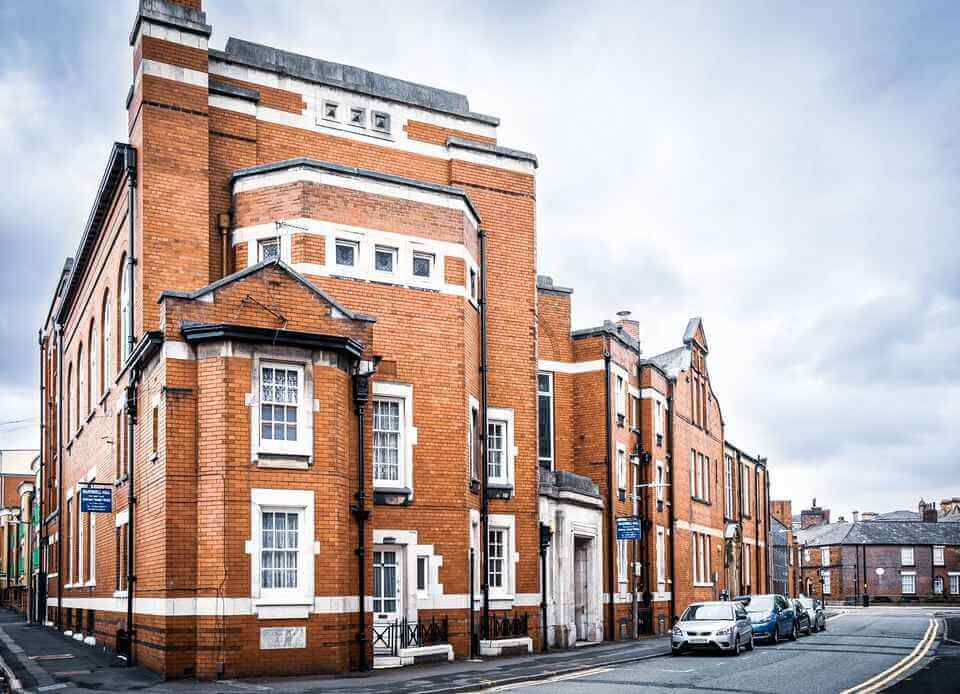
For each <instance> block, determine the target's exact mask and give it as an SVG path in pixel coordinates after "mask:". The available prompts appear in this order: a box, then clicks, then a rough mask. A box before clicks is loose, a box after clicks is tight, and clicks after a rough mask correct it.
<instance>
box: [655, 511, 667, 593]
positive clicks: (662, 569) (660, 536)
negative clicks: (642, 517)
mask: <svg viewBox="0 0 960 694" xmlns="http://www.w3.org/2000/svg"><path fill="white" fill-rule="evenodd" d="M666 557H667V550H666V534H665V532H664V528H663V527H662V526H659V525H658V526H657V585H658V587H659V590H658V592H661V593H662V592H663V589H662V587H660V586H663V585H664V584H665V583H666V582H667V560H666Z"/></svg>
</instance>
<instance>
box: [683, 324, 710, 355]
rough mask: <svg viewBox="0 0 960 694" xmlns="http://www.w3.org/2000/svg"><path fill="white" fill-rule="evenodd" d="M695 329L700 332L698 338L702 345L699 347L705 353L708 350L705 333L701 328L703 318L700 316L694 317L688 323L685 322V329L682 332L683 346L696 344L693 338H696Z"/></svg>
mask: <svg viewBox="0 0 960 694" xmlns="http://www.w3.org/2000/svg"><path fill="white" fill-rule="evenodd" d="M697 329H699V330H700V337H701V338H702V344H701V345H700V346H701V347H703V349H704V350H705V351H707V352H709V351H710V349H709V348H708V347H707V331H706V330H704V328H703V318H701V317H700V316H694V317H693V318H691V319H690V320H689V321H687V329H686V330H684V331H683V344H685V345H689V344H690V343H691V342H698V341H697V340H696V339H695V338H696V336H697Z"/></svg>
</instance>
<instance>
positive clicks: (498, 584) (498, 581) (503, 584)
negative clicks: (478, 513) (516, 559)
mask: <svg viewBox="0 0 960 694" xmlns="http://www.w3.org/2000/svg"><path fill="white" fill-rule="evenodd" d="M507 547H508V545H507V529H506V528H490V529H489V531H488V535H487V559H488V561H487V567H488V568H487V584H488V585H489V586H490V588H491V589H492V590H500V591H503V590H506V588H507Z"/></svg>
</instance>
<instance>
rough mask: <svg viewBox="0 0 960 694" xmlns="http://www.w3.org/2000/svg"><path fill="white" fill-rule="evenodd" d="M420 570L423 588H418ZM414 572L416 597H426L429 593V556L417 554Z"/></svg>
mask: <svg viewBox="0 0 960 694" xmlns="http://www.w3.org/2000/svg"><path fill="white" fill-rule="evenodd" d="M421 569H422V570H423V587H422V588H421V587H420V573H421ZM416 572H417V575H416V576H415V577H414V580H415V581H416V588H417V597H426V596H427V595H428V594H429V593H430V555H429V554H418V555H417V562H416Z"/></svg>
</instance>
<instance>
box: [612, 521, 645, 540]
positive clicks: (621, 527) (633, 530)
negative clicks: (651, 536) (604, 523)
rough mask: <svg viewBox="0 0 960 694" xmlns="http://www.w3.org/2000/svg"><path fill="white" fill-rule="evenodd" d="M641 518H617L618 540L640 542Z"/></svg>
mask: <svg viewBox="0 0 960 694" xmlns="http://www.w3.org/2000/svg"><path fill="white" fill-rule="evenodd" d="M640 532H641V531H640V519H639V518H617V539H618V540H639V539H640V538H641V537H642V535H641V534H640Z"/></svg>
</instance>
